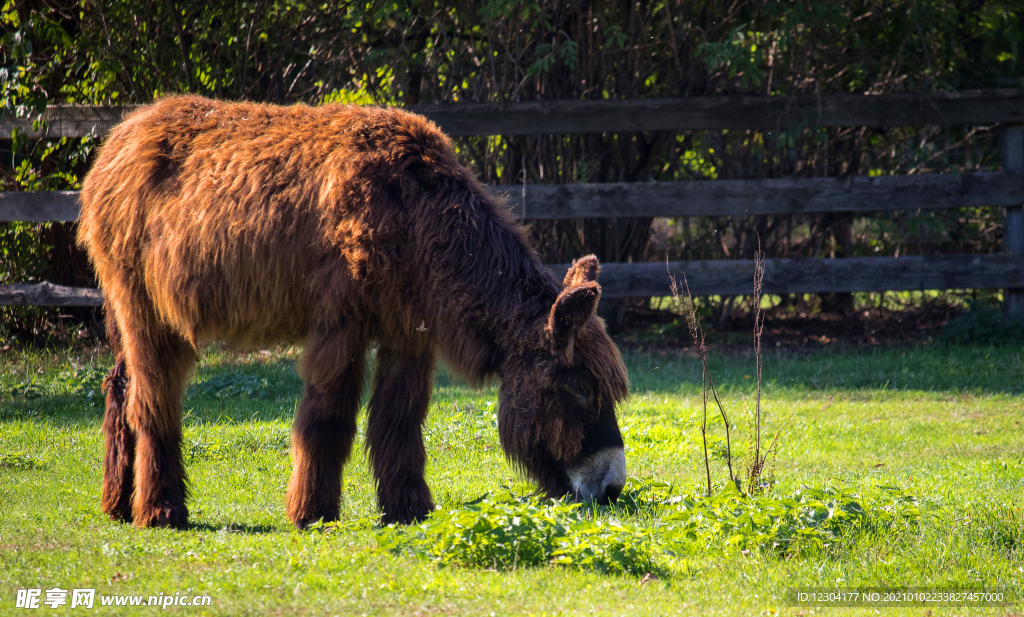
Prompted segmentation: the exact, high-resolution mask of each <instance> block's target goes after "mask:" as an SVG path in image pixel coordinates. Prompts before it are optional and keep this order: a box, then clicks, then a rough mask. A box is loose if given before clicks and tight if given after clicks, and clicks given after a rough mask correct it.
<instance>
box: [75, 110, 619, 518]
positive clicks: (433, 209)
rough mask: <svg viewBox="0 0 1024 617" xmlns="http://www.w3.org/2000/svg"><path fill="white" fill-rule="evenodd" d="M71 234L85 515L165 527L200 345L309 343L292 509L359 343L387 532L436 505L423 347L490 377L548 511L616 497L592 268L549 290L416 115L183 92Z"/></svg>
mask: <svg viewBox="0 0 1024 617" xmlns="http://www.w3.org/2000/svg"><path fill="white" fill-rule="evenodd" d="M81 199H82V215H81V223H80V230H81V231H80V235H79V241H80V243H81V244H82V245H83V246H84V247H85V248H86V250H88V252H89V255H90V257H91V258H92V261H93V264H94V265H95V268H96V273H97V275H98V277H99V281H100V284H101V286H102V288H103V293H104V296H105V298H106V306H107V314H108V329H109V334H110V340H111V342H112V344H113V346H114V348H115V350H116V352H117V360H116V364H115V366H114V369H113V370H112V371H111V373H110V376H109V377H108V379H107V385H108V390H107V412H106V413H107V415H106V421H105V422H104V430H105V431H106V449H107V455H106V462H105V468H104V483H103V509H104V511H105V512H107V513H108V514H110V516H111V517H112V518H114V519H115V520H123V521H134V522H135V524H136V525H139V526H150V525H175V526H181V525H185V524H186V522H187V518H188V510H187V508H186V507H185V498H186V494H187V487H186V476H185V468H184V465H183V463H182V458H181V413H180V405H181V397H182V391H183V389H184V386H185V382H186V380H187V379H188V376H189V374H190V372H191V371H192V369H193V366H194V363H195V361H196V358H197V355H198V351H199V349H201V348H202V346H203V345H204V344H205V343H207V342H209V341H213V340H224V341H228V342H229V343H232V344H236V345H241V346H247V347H258V346H265V345H270V344H274V343H279V342H284V341H298V340H302V341H304V342H305V351H304V353H303V357H302V361H301V366H300V373H301V374H302V376H303V379H304V380H305V384H306V388H305V393H304V394H303V398H302V402H301V404H300V405H299V410H298V413H297V414H296V417H295V424H294V428H293V432H292V458H293V464H294V467H293V471H292V477H291V481H290V483H289V486H288V498H287V511H288V516H289V518H290V519H291V520H292V521H293V522H294V523H295V525H297V526H298V527H300V528H302V527H305V526H306V525H308V524H309V523H311V522H314V521H316V520H318V519H321V518H323V519H325V520H330V519H334V518H336V517H337V516H338V501H339V498H340V492H341V470H342V465H343V464H344V462H345V461H346V459H347V458H348V456H349V453H350V450H351V448H352V441H353V438H354V437H355V434H356V414H357V411H358V409H359V400H360V394H361V393H360V387H361V385H362V383H363V370H364V362H365V360H364V358H365V355H366V350H367V346H368V345H370V344H371V343H373V342H376V344H377V346H378V352H377V357H376V374H375V375H374V379H373V392H372V396H371V398H370V405H369V418H368V428H367V431H366V440H367V448H368V450H369V458H370V463H371V465H372V467H373V473H374V477H375V479H376V483H377V498H378V502H379V504H380V508H381V510H382V512H383V515H382V520H383V521H384V522H391V521H398V522H403V523H407V522H410V521H414V520H417V519H421V518H423V517H424V516H425V515H426V514H427V513H428V512H430V510H431V509H432V508H433V502H432V500H431V495H430V489H428V488H427V484H426V482H425V481H424V479H423V471H424V465H425V463H426V453H425V451H424V448H423V437H422V433H421V430H422V426H423V421H424V418H425V416H426V413H427V406H428V401H429V398H430V390H431V382H432V377H433V372H434V365H435V358H436V356H437V355H438V354H440V356H441V357H442V358H443V359H444V360H445V361H446V362H447V363H448V364H449V365H450V366H452V367H453V368H454V369H455V370H456V371H458V372H459V373H461V374H462V375H463V376H465V377H466V378H467V379H468V380H469V381H470V382H471V383H473V384H479V383H481V382H483V381H484V380H486V379H487V378H488V377H491V376H497V377H498V378H499V379H500V380H501V403H500V409H499V417H500V420H499V432H500V436H501V443H502V446H503V447H504V449H505V453H506V455H507V456H508V457H509V459H510V460H512V461H513V462H514V463H515V464H517V465H518V466H519V467H520V468H522V469H523V470H524V471H525V472H527V473H528V474H529V475H530V476H532V477H533V478H534V479H535V480H536V481H537V482H538V483H539V485H540V487H541V488H542V489H543V490H544V491H546V492H547V494H549V495H552V496H558V495H564V494H566V493H573V494H574V495H575V496H576V497H577V498H580V499H597V500H609V499H614V498H615V497H616V496H617V495H618V493H619V492H620V491H621V490H622V485H623V483H624V482H625V479H626V470H625V458H624V456H623V450H622V438H621V436H620V434H619V429H618V426H617V424H616V420H615V405H616V403H617V402H618V401H621V400H622V399H624V398H625V397H626V395H627V393H628V385H627V377H626V370H625V367H624V366H623V364H622V360H621V358H620V357H619V353H618V351H617V349H616V348H615V345H614V344H613V343H612V341H611V339H609V338H608V336H607V334H605V331H604V327H603V325H602V323H601V321H600V320H599V319H598V318H597V317H595V315H594V309H595V307H596V305H597V301H598V297H599V296H600V293H601V291H600V287H599V286H598V284H597V283H596V282H595V280H596V278H597V271H598V264H597V260H596V259H595V258H594V257H592V256H591V257H586V258H584V259H581V260H579V261H578V262H577V263H576V264H575V265H574V266H573V267H572V268H571V269H570V271H569V273H568V274H567V275H566V278H565V281H564V284H563V285H561V286H560V285H558V284H557V282H556V281H555V280H554V279H553V278H552V276H551V275H550V274H549V273H548V271H547V270H545V269H544V268H543V267H542V266H541V264H540V262H539V261H538V259H537V255H536V254H535V253H534V252H533V251H532V250H531V249H530V248H529V247H528V246H527V243H526V241H525V240H524V237H523V233H522V230H521V228H520V227H519V226H518V225H516V224H515V223H514V222H513V221H512V220H511V219H510V218H509V215H508V213H507V212H506V209H505V208H504V207H503V206H502V205H501V204H499V203H497V202H496V201H495V200H494V199H492V198H491V197H490V196H488V194H487V193H486V192H485V191H484V189H483V188H482V187H481V185H480V184H479V183H478V182H477V180H476V179H475V178H474V177H473V175H472V174H471V173H470V172H469V171H468V170H467V169H466V168H465V167H463V166H462V165H460V164H459V163H458V161H457V159H456V156H455V153H454V151H453V149H452V147H451V145H450V143H449V142H448V139H447V138H446V137H445V136H444V135H443V134H442V133H441V132H440V131H439V130H438V129H437V127H435V126H434V125H433V124H431V123H430V122H428V121H426V120H425V119H423V118H421V117H419V116H415V115H412V114H409V113H405V112H402V111H398V110H394V109H376V108H365V107H352V106H340V105H332V106H324V107H319V108H312V107H306V106H301V105H298V106H294V107H274V106H270V105H256V104H249V103H224V102H218V101H211V100H206V99H202V98H198V97H190V96H184V97H172V98H165V99H163V100H160V101H158V102H156V103H155V104H153V105H150V106H148V107H145V108H143V109H140V110H139V111H137V112H135V113H133V114H132V115H131V116H129V117H128V118H127V119H126V120H125V121H124V122H123V123H122V124H121V125H120V126H118V127H117V128H115V129H114V130H113V132H112V133H111V134H110V137H109V138H108V139H107V142H106V144H105V145H104V146H103V148H102V150H101V151H100V153H99V157H98V159H97V160H96V164H95V166H94V167H93V169H92V171H91V172H90V173H89V175H88V177H87V178H86V179H85V185H84V187H83V190H82V195H81Z"/></svg>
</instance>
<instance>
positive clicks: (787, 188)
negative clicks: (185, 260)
mask: <svg viewBox="0 0 1024 617" xmlns="http://www.w3.org/2000/svg"><path fill="white" fill-rule="evenodd" d="M133 109H135V108H134V107H88V106H55V107H49V108H47V110H46V111H45V113H44V114H43V115H42V118H43V119H44V120H45V121H46V122H45V131H43V130H41V129H42V128H43V127H42V126H40V125H37V126H35V127H34V126H33V123H32V120H31V119H26V118H10V117H4V118H0V139H3V138H6V135H10V133H11V131H12V130H14V129H15V128H20V129H22V130H24V131H25V132H26V133H27V134H28V135H29V136H30V137H43V136H61V137H82V136H85V135H97V136H102V135H104V134H105V133H106V132H107V131H109V130H110V128H111V127H112V126H114V125H115V124H117V123H118V122H119V121H120V120H121V119H122V118H123V117H124V115H125V114H126V113H128V112H130V111H132V110H133ZM412 110H413V111H416V112H418V113H421V114H423V115H425V116H427V117H429V118H431V119H432V120H434V121H435V122H437V123H438V124H439V125H440V126H441V128H442V129H443V130H444V131H446V132H447V133H448V134H450V135H463V136H465V135H499V134H501V135H522V134H540V133H587V132H624V131H650V130H719V129H741V130H742V129H766V130H782V129H786V130H791V129H792V128H794V127H795V128H800V127H807V126H814V127H834V126H921V125H952V124H993V123H1003V124H1005V125H1008V126H1006V127H1004V128H1003V131H1002V137H1001V155H1002V159H1003V169H1004V171H1002V172H986V173H971V174H921V175H910V176H881V177H874V178H868V177H848V178H779V179H767V180H711V181H695V182H643V183H600V184H565V185H521V186H516V185H512V186H496V187H489V189H488V190H490V191H491V192H492V193H493V194H495V195H498V196H501V197H503V198H504V199H505V200H506V203H507V204H508V205H509V207H510V208H511V210H512V212H513V213H514V214H515V215H516V216H518V217H520V218H525V219H571V218H610V217H656V216H747V215H780V214H796V213H812V212H842V213H847V214H848V215H857V214H869V213H873V212H882V211H893V210H918V209H939V208H966V207H983V206H993V207H1006V212H1007V216H1006V219H1005V233H1004V247H1005V250H1006V252H1005V253H1003V254H986V255H935V256H930V257H916V256H915V257H899V258H891V257H867V258H860V257H858V258H844V259H806V260H800V259H775V260H767V261H766V263H765V280H764V292H765V293H773V294H785V293H828V292H835V293H841V292H857V291H887V290H924V289H970V288H974V289H982V288H1002V289H1005V290H1006V299H1007V307H1008V310H1012V311H1018V312H1024V210H1022V208H1021V205H1022V204H1024V158H1022V157H1024V129H1022V127H1021V123H1024V89H1016V90H979V91H968V92H954V93H936V94H932V95H923V94H915V93H897V94H885V95H826V96H820V97H816V96H796V97H756V96H723V97H700V98H697V97H695V98H678V99H646V100H625V101H552V102H538V103H467V104H451V105H424V106H417V107H413V108H412ZM77 200H78V194H77V192H75V191H56V192H48V193H0V222H4V221H74V220H77V218H78V213H79V207H78V201H77ZM549 267H550V268H551V269H552V270H553V271H554V272H555V274H556V276H558V278H561V277H562V276H563V275H564V273H565V271H566V268H567V267H568V266H566V265H560V266H559V265H555V266H549ZM668 268H669V270H671V272H672V273H673V275H681V274H683V273H685V274H686V277H687V279H688V281H689V285H690V291H691V293H692V294H693V295H695V296H706V295H734V294H749V293H752V291H753V262H750V261H724V260H721V261H699V262H671V263H669V264H668ZM670 280H671V279H670V276H669V273H668V272H667V271H666V264H665V263H631V264H624V263H606V264H603V267H602V271H601V275H600V282H601V285H602V288H603V295H604V296H605V297H608V298H623V297H641V296H663V295H667V294H668V293H669V283H670ZM102 303H103V297H102V294H101V292H100V291H99V290H97V289H86V288H75V287H63V286H60V285H53V284H51V283H41V284H35V285H6V286H2V285H0V305H19V306H30V305H34V306H100V305H101V304H102Z"/></svg>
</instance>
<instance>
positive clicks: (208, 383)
mask: <svg viewBox="0 0 1024 617" xmlns="http://www.w3.org/2000/svg"><path fill="white" fill-rule="evenodd" d="M274 390H275V389H274V384H272V383H270V381H269V380H268V379H267V378H266V377H258V376H256V375H247V374H245V373H234V372H232V373H223V374H220V375H217V376H215V377H210V378H209V379H206V380H204V381H201V382H199V383H197V384H195V385H193V386H192V387H191V388H190V389H189V396H205V397H209V398H221V399H223V398H231V397H235V396H246V397H257V398H266V397H269V396H273V395H274Z"/></svg>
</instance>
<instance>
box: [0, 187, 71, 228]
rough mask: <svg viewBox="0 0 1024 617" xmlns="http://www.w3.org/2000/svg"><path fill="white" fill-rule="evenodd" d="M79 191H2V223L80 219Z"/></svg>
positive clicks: (0, 218) (0, 195)
mask: <svg viewBox="0 0 1024 617" xmlns="http://www.w3.org/2000/svg"><path fill="white" fill-rule="evenodd" d="M78 209H79V208H78V191H46V192H38V193H33V192H0V223H6V222H10V221H75V220H78Z"/></svg>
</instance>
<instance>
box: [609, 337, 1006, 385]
mask: <svg viewBox="0 0 1024 617" xmlns="http://www.w3.org/2000/svg"><path fill="white" fill-rule="evenodd" d="M624 359H625V360H626V365H627V367H628V368H629V375H630V384H631V386H632V387H633V388H634V391H639V392H644V391H667V392H676V393H685V394H699V392H700V376H701V370H700V361H699V360H698V359H697V358H694V357H688V355H687V353H686V351H685V350H681V351H673V352H661V351H658V352H631V353H627V354H624ZM708 361H709V368H710V370H711V374H712V375H713V376H714V377H715V382H716V384H717V385H719V391H720V392H721V391H722V390H723V389H724V390H726V391H728V390H730V389H732V390H734V391H737V392H744V393H745V392H747V391H753V389H754V386H755V383H754V380H753V378H752V376H753V374H754V356H753V354H752V353H738V354H737V353H736V352H735V351H733V352H732V353H731V355H728V356H727V355H725V354H724V353H715V350H714V349H712V350H711V353H710V355H709V358H708ZM764 384H765V385H766V386H768V387H769V388H771V389H773V390H775V391H776V392H777V391H779V390H780V389H781V390H790V391H795V392H806V391H815V390H817V391H827V392H835V391H843V390H874V391H878V390H882V391H924V392H951V393H957V392H966V393H972V394H1010V395H1019V394H1021V393H1024V349H1022V348H1020V347H1015V346H1001V347H980V346H951V345H941V346H939V345H932V346H929V345H907V346H902V347H889V348H881V347H870V348H859V349H858V348H852V347H845V346H836V347H834V348H826V349H822V350H818V351H812V352H807V353H792V352H787V351H776V350H766V351H765V352H764Z"/></svg>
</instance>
